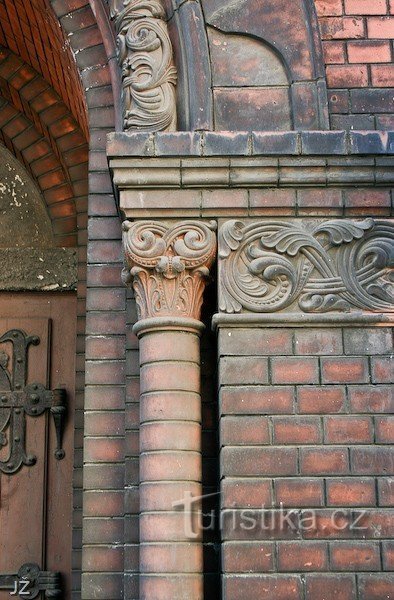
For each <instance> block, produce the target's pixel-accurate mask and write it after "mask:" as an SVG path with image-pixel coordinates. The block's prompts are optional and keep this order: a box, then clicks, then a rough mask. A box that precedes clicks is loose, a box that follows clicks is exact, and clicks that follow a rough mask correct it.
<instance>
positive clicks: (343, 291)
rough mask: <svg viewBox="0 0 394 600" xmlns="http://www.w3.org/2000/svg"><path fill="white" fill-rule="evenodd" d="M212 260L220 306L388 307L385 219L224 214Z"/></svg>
mask: <svg viewBox="0 0 394 600" xmlns="http://www.w3.org/2000/svg"><path fill="white" fill-rule="evenodd" d="M219 259H220V286H219V288H220V289H221V298H220V310H221V311H223V312H227V313H234V312H242V311H245V310H246V311H251V312H255V313H270V312H271V313H272V312H277V311H283V310H285V309H290V310H295V311H297V310H299V311H302V312H305V313H324V312H330V311H341V312H350V311H353V310H366V311H373V312H394V272H393V267H394V227H393V224H392V223H391V222H390V221H383V220H382V221H381V220H374V219H371V218H368V219H364V220H362V221H353V220H349V219H343V220H339V219H337V220H330V221H319V220H308V221H302V220H291V221H290V220H289V221H274V220H269V219H267V220H264V221H257V222H256V221H254V222H252V223H246V222H242V221H236V220H231V221H227V222H225V223H224V224H223V225H222V227H221V228H220V231H219ZM291 307H292V308H291Z"/></svg>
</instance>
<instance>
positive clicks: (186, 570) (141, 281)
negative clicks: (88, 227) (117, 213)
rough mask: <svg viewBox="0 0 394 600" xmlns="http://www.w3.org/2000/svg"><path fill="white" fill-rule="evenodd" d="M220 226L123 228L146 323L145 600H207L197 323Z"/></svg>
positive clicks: (141, 326)
mask: <svg viewBox="0 0 394 600" xmlns="http://www.w3.org/2000/svg"><path fill="white" fill-rule="evenodd" d="M214 228H215V224H214V223H206V222H203V221H183V222H180V223H179V222H177V223H170V224H166V223H163V222H158V221H155V222H153V221H137V222H135V223H130V222H128V221H126V222H125V223H124V250H125V255H126V263H127V269H126V270H125V282H126V283H131V284H132V286H133V288H134V291H135V296H136V301H137V306H138V309H139V318H140V320H139V321H138V322H137V324H136V325H135V328H134V329H135V332H136V333H137V335H138V337H139V339H140V364H141V412H140V414H141V421H140V511H141V514H140V572H141V579H140V598H141V600H202V598H203V581H202V572H203V561H202V544H201V531H200V528H199V523H198V518H197V516H196V514H194V515H193V512H194V513H195V511H198V510H199V507H200V504H199V502H198V500H197V501H192V502H191V503H190V500H191V499H192V498H194V497H195V498H198V497H199V496H201V476H202V467H201V400H200V344H199V336H200V333H201V331H202V329H203V324H202V323H201V322H200V321H199V318H200V309H201V304H202V296H203V292H204V288H205V285H206V280H207V277H208V275H209V267H210V266H211V264H212V262H213V260H214V258H215V251H216V238H215V234H214V232H213V229H214Z"/></svg>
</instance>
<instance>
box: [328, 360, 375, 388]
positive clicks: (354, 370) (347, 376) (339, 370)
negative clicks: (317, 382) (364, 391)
mask: <svg viewBox="0 0 394 600" xmlns="http://www.w3.org/2000/svg"><path fill="white" fill-rule="evenodd" d="M321 362H322V381H323V382H324V383H368V381H369V374H368V362H367V359H366V358H361V357H360V358H348V357H343V358H322V359H321Z"/></svg>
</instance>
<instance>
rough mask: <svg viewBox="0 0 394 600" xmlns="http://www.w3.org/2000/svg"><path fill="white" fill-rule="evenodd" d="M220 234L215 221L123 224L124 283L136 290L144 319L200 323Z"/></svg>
mask: <svg viewBox="0 0 394 600" xmlns="http://www.w3.org/2000/svg"><path fill="white" fill-rule="evenodd" d="M215 229H216V223H215V221H209V222H207V221H180V222H179V221H177V222H171V223H165V222H162V221H136V222H134V223H131V222H130V221H125V222H124V223H123V247H124V252H125V261H126V267H125V269H124V271H123V281H124V283H125V284H129V285H132V287H133V289H134V292H135V297H136V302H137V307H138V316H139V319H150V318H158V317H177V318H183V319H185V318H187V319H196V320H198V319H199V318H200V312H201V305H202V297H203V292H204V289H205V286H206V283H207V280H208V277H209V269H210V267H211V265H212V263H213V261H214V260H215V256H216V235H215Z"/></svg>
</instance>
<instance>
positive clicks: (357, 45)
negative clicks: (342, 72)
mask: <svg viewBox="0 0 394 600" xmlns="http://www.w3.org/2000/svg"><path fill="white" fill-rule="evenodd" d="M347 53H348V58H349V62H350V63H384V62H390V61H391V48H390V43H389V42H372V41H366V40H363V41H361V42H348V44H347Z"/></svg>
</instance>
